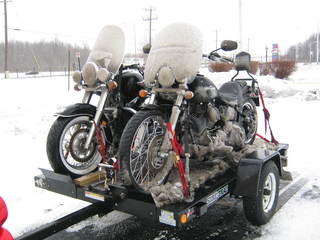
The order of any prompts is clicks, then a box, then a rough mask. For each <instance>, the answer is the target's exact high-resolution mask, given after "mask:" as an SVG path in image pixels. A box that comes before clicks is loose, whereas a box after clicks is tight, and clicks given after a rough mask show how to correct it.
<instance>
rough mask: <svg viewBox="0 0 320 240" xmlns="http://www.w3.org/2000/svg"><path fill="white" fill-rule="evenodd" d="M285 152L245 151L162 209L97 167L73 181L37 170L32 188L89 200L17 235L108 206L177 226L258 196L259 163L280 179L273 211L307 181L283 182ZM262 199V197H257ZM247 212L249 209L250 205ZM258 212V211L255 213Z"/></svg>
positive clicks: (38, 234) (51, 228)
mask: <svg viewBox="0 0 320 240" xmlns="http://www.w3.org/2000/svg"><path fill="white" fill-rule="evenodd" d="M287 150H288V145H287V144H279V145H278V148H277V149H276V150H275V151H270V150H267V149H258V150H257V151H254V152H251V153H250V154H248V155H247V156H245V157H243V158H242V159H241V160H240V161H239V167H238V170H237V173H234V172H233V171H231V170H227V171H226V172H225V173H224V174H222V175H220V176H218V177H216V178H214V179H209V180H207V181H206V182H205V183H204V184H201V185H200V186H199V188H198V189H196V191H195V197H194V200H193V201H192V202H179V203H175V204H169V205H165V206H162V207H157V206H156V204H155V202H154V200H153V198H152V196H151V194H146V193H141V192H138V191H137V190H135V189H134V188H132V187H128V186H124V185H121V184H110V185H108V187H107V188H106V187H105V185H104V179H103V178H102V177H103V176H102V175H101V172H99V171H98V172H95V173H91V174H89V175H86V176H84V177H81V178H78V179H72V178H71V177H70V176H67V175H62V174H58V173H54V172H52V171H50V170H45V169H41V171H42V173H43V174H42V175H38V176H35V185H36V187H39V188H42V189H46V190H49V191H52V192H56V193H60V194H62V195H65V196H69V197H72V198H76V199H80V200H84V201H87V202H90V203H92V205H89V206H88V207H85V208H83V209H80V210H78V211H76V212H74V213H71V214H69V215H67V216H65V217H63V218H61V219H58V220H56V221H54V222H52V223H49V224H47V225H45V226H43V227H41V228H39V229H36V230H34V231H32V232H29V233H26V234H24V235H22V236H20V237H19V238H18V239H24V240H26V239H43V238H45V237H48V236H50V235H52V234H54V233H56V232H58V231H61V230H63V229H65V228H67V227H69V226H71V225H73V224H75V223H77V222H80V221H82V220H84V219H86V218H88V217H90V216H93V215H96V214H100V215H104V214H107V213H109V212H111V211H113V210H118V211H122V212H125V213H129V214H132V215H135V216H138V217H141V218H143V219H147V220H152V221H154V222H160V223H163V224H167V225H171V226H175V227H180V226H182V225H184V224H186V223H188V222H190V221H191V220H192V219H194V218H196V217H200V216H202V215H204V214H205V213H206V212H207V211H208V208H209V207H211V206H213V205H214V204H215V203H216V202H217V201H218V200H219V199H221V198H223V197H224V196H226V195H228V194H230V196H234V197H243V198H244V199H246V198H248V199H249V200H250V199H252V196H255V197H254V198H256V199H259V186H260V185H263V184H261V183H259V179H260V175H261V173H262V174H263V172H264V168H263V167H262V166H263V165H264V164H266V163H275V164H276V166H277V167H278V168H277V171H279V175H280V177H281V179H283V180H284V181H281V183H280V185H277V189H276V190H275V192H276V193H277V194H278V193H279V192H281V194H280V197H279V204H278V206H277V207H276V204H277V196H276V197H275V199H276V202H275V204H272V207H274V211H273V212H272V215H273V213H274V212H275V211H277V210H278V209H279V208H280V207H282V206H283V205H284V204H285V203H286V202H287V201H288V200H289V199H290V198H291V197H292V196H293V195H294V194H295V193H296V192H297V191H298V190H299V189H300V188H301V187H302V186H303V185H304V184H305V183H306V182H307V179H305V178H302V177H300V178H298V177H297V176H294V178H295V180H294V181H293V182H292V183H294V184H290V181H288V180H289V179H290V173H288V172H285V171H284V170H283V166H285V165H286V161H287V158H286V152H287ZM266 165H270V164H266ZM249 168H250V170H249ZM267 176H268V174H267ZM288 176H289V177H288ZM267 179H268V178H267ZM266 182H268V181H266ZM266 189H267V187H266V186H264V189H263V190H264V191H263V193H264V194H265V195H268V194H269V195H270V193H269V192H268V191H267V190H266ZM269 190H270V189H269ZM250 191H252V192H250ZM271 195H272V194H271ZM260 197H261V196H260ZM262 199H263V198H262ZM269 200H270V199H269ZM247 201H248V200H247ZM251 201H252V200H251ZM263 203H264V201H262V204H263ZM262 206H263V205H262ZM244 210H245V211H246V207H244ZM249 210H250V211H251V210H252V209H249ZM258 214H261V212H260V213H258ZM246 216H247V217H249V220H251V221H254V219H255V217H254V216H253V215H252V213H251V215H250V212H249V213H248V212H247V213H246ZM269 217H272V216H269ZM260 220H261V219H260ZM254 224H259V222H254Z"/></svg>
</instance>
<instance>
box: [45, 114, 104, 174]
mask: <svg viewBox="0 0 320 240" xmlns="http://www.w3.org/2000/svg"><path fill="white" fill-rule="evenodd" d="M90 127H91V122H90V118H89V117H88V116H77V117H73V118H58V119H57V120H56V121H55V122H54V124H53V125H52V127H51V129H50V132H49V134H48V138H47V154H48V158H49V162H50V164H51V166H52V168H53V169H54V171H55V172H59V173H67V174H70V175H72V176H81V175H85V174H88V173H90V172H92V171H93V170H94V169H96V168H97V166H98V164H99V163H100V161H101V155H100V153H99V152H98V145H97V141H96V139H95V138H94V139H93V140H92V142H91V144H90V146H89V148H88V149H85V148H84V145H85V142H86V139H87V136H88V133H89V130H90Z"/></svg>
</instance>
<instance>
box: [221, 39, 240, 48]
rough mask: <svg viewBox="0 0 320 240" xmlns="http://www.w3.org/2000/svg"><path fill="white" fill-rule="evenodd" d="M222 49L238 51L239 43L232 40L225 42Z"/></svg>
mask: <svg viewBox="0 0 320 240" xmlns="http://www.w3.org/2000/svg"><path fill="white" fill-rule="evenodd" d="M220 47H221V49H222V50H223V51H232V50H235V49H237V47H238V43H237V42H235V41H232V40H224V41H222V43H221V46H220Z"/></svg>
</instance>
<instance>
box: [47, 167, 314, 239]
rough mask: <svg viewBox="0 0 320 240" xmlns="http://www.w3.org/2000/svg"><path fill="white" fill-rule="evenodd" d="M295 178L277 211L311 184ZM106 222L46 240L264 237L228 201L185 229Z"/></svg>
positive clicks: (133, 220)
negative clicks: (300, 190)
mask: <svg viewBox="0 0 320 240" xmlns="http://www.w3.org/2000/svg"><path fill="white" fill-rule="evenodd" d="M293 178H294V180H293V181H292V182H290V181H281V183H280V196H279V201H278V206H277V210H279V209H280V208H281V207H282V206H283V205H284V204H285V203H286V202H287V201H288V200H289V199H290V198H291V197H292V196H293V195H294V194H295V193H296V192H297V191H298V190H299V189H301V188H302V187H303V186H304V185H305V184H306V183H307V182H308V179H306V178H304V177H300V178H298V175H297V174H296V173H295V174H293ZM105 219H106V218H105V217H102V218H100V219H99V218H97V217H94V218H92V221H90V220H89V222H91V224H87V225H86V226H85V227H84V228H81V229H80V230H78V231H68V230H64V231H61V232H59V233H56V234H55V235H53V236H51V237H49V238H47V240H58V239H59V240H60V239H71V240H80V239H92V240H102V239H103V240H106V239H110V240H115V239H117V240H121V239H126V240H133V239H146V240H169V239H170V240H178V239H181V240H197V239H199V240H200V239H201V240H203V239H211V240H226V239H228V240H239V239H244V240H249V239H255V238H257V237H260V236H261V228H260V227H257V226H253V225H252V224H251V223H249V222H248V221H247V219H246V218H245V216H244V213H243V209H242V201H241V200H240V199H234V198H229V197H225V198H223V199H222V200H220V201H218V202H217V203H216V204H215V205H214V206H212V207H210V208H209V209H208V212H207V214H205V215H204V216H202V217H201V218H197V219H194V220H193V221H192V222H190V223H188V224H187V225H186V226H184V227H182V228H174V227H170V226H167V225H163V224H159V223H158V224H156V223H153V222H151V221H144V220H143V219H139V218H137V217H129V218H127V219H125V220H123V221H120V222H119V223H117V224H114V225H109V226H106V224H104V223H103V221H104V220H105ZM80 224H81V223H80Z"/></svg>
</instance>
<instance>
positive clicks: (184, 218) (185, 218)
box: [180, 214, 188, 224]
mask: <svg viewBox="0 0 320 240" xmlns="http://www.w3.org/2000/svg"><path fill="white" fill-rule="evenodd" d="M187 220H188V217H187V214H182V215H181V216H180V222H181V223H182V224H185V223H186V222H187Z"/></svg>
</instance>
